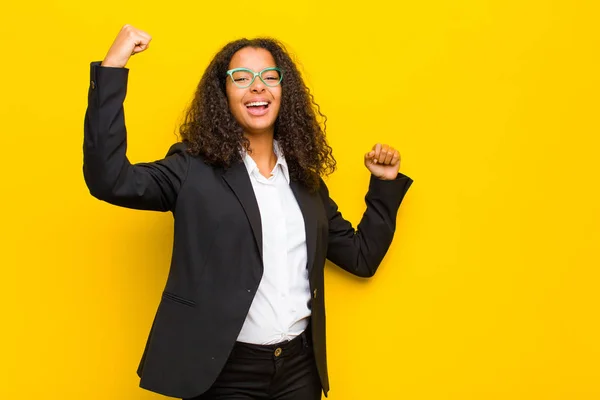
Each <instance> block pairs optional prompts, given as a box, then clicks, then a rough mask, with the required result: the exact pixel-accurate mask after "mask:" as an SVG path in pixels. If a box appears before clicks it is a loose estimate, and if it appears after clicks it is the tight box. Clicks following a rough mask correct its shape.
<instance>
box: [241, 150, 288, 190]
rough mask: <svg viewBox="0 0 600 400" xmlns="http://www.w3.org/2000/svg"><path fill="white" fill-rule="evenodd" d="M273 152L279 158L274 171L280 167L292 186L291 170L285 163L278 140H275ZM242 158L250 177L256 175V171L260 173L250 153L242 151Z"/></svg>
mask: <svg viewBox="0 0 600 400" xmlns="http://www.w3.org/2000/svg"><path fill="white" fill-rule="evenodd" d="M273 151H274V152H275V155H276V156H277V162H276V163H275V168H273V170H275V169H277V167H278V166H279V167H280V168H281V171H282V172H283V176H284V177H285V180H286V181H287V183H288V185H289V184H290V172H289V168H288V165H287V162H286V161H285V157H284V156H283V153H282V151H281V149H280V148H279V144H278V143H277V140H273ZM242 158H243V160H244V165H245V166H246V170H247V171H248V175H252V174H253V173H254V170H256V172H257V173H259V172H258V166H257V165H256V162H254V160H253V159H252V157H250V155H249V154H248V152H246V151H245V150H242Z"/></svg>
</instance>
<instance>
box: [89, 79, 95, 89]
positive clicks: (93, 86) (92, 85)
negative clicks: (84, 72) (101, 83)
mask: <svg viewBox="0 0 600 400" xmlns="http://www.w3.org/2000/svg"><path fill="white" fill-rule="evenodd" d="M90 86H91V87H92V90H94V89H96V82H94V81H91V82H90Z"/></svg>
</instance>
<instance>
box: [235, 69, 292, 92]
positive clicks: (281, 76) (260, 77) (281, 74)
mask: <svg viewBox="0 0 600 400" xmlns="http://www.w3.org/2000/svg"><path fill="white" fill-rule="evenodd" d="M238 71H247V72H250V73H252V74H254V76H253V77H252V80H251V81H250V83H249V84H248V85H247V86H240V85H239V84H238V83H237V82H236V81H235V79H233V73H234V72H238ZM265 71H277V72H279V81H278V82H277V83H276V84H275V85H270V84H268V83H267V82H265V81H264V79H263V78H262V73H263V72H265ZM227 75H229V77H230V78H231V82H233V84H234V85H235V86H237V87H239V88H240V89H247V88H249V87H250V86H252V84H253V83H254V81H255V80H256V77H257V76H258V78H259V79H260V81H261V82H262V83H264V84H265V85H267V86H268V87H276V86H278V85H281V81H282V80H283V71H282V70H281V68H279V67H267V68H265V69H263V70H262V71H260V72H254V71H252V70H251V69H249V68H234V69H230V70H229V71H227Z"/></svg>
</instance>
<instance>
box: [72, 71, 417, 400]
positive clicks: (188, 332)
mask: <svg viewBox="0 0 600 400" xmlns="http://www.w3.org/2000/svg"><path fill="white" fill-rule="evenodd" d="M128 72H129V71H128V69H126V68H103V67H100V66H99V63H92V65H91V84H90V88H89V93H88V109H87V112H86V116H85V137H84V147H83V154H84V165H83V172H84V177H85V181H86V183H87V186H88V188H89V190H90V193H91V194H92V195H93V196H94V197H97V198H98V199H101V200H104V201H107V202H109V203H111V204H115V205H119V206H123V207H129V208H135V209H142V210H156V211H171V212H172V213H173V216H174V218H175V228H174V230H175V232H174V235H175V236H174V242H173V255H172V261H171V267H170V271H169V277H168V279H167V282H166V287H165V290H164V292H163V294H162V299H161V301H160V305H159V307H158V311H157V313H156V317H155V319H154V323H153V324H152V328H151V330H150V335H149V337H148V341H147V344H146V348H145V350H144V354H143V356H142V359H141V362H140V365H139V369H138V375H139V376H140V377H141V381H140V386H141V387H143V388H146V389H149V390H151V391H154V392H158V393H161V394H164V395H167V396H173V397H182V398H186V397H194V396H198V395H200V394H201V393H203V392H204V391H206V390H207V389H208V388H209V387H210V386H211V385H212V383H213V382H214V381H215V379H216V378H217V376H218V375H219V373H220V371H221V369H222V368H223V366H224V364H225V361H226V360H227V358H228V356H229V353H230V351H231V349H232V347H233V345H234V343H235V341H236V338H237V336H238V334H239V332H240V330H241V328H242V325H243V323H244V320H245V318H246V314H247V313H248V310H249V308H250V304H251V303H252V299H253V297H254V294H255V293H256V290H257V288H258V284H259V282H260V280H261V277H262V273H263V264H262V232H261V220H260V214H259V209H258V205H257V203H256V199H255V197H254V192H253V189H252V185H251V183H250V178H249V176H248V173H247V171H246V168H245V166H244V164H243V162H239V163H237V164H235V165H233V166H231V167H230V168H228V169H223V168H218V167H214V166H210V165H208V164H206V163H205V162H204V161H203V160H202V158H201V157H194V156H191V155H190V154H188V153H187V152H186V151H185V150H186V146H185V144H183V143H177V144H175V145H173V146H172V147H171V149H170V150H169V152H168V153H167V155H166V157H165V158H164V159H162V160H159V161H156V162H151V163H139V164H135V165H132V164H130V162H129V161H128V159H127V157H126V148H127V139H126V129H125V121H124V111H123V101H124V99H125V94H126V91H127V77H128ZM411 183H412V180H411V179H410V178H409V177H407V176H405V175H402V174H398V178H397V179H396V180H393V181H383V180H379V179H377V178H374V177H371V181H370V184H369V191H368V193H367V195H366V203H367V210H366V211H365V213H364V215H363V217H362V219H361V222H360V224H359V225H358V230H357V231H355V230H354V228H353V227H352V225H351V224H350V223H349V222H348V221H346V220H345V219H344V218H343V217H342V215H341V214H340V212H339V211H338V209H337V205H336V204H335V203H334V202H333V200H331V199H330V198H329V194H328V190H327V187H326V186H325V184H324V183H323V182H321V188H320V190H319V191H318V192H316V193H310V192H309V191H308V190H306V189H305V188H304V187H303V186H302V185H300V184H298V183H297V182H294V181H292V182H291V183H290V186H291V188H292V190H293V192H294V195H295V196H296V200H297V201H298V204H299V206H300V209H301V210H302V214H303V216H304V222H305V227H306V246H307V253H308V254H307V258H308V263H307V268H308V271H309V274H308V276H309V280H310V290H311V294H312V300H311V304H310V307H311V313H312V316H311V322H312V323H311V327H312V336H313V342H314V344H313V345H314V354H315V359H316V363H317V369H318V371H319V375H320V378H321V384H322V387H323V391H324V393H325V395H327V391H328V390H329V382H328V377H327V363H326V352H325V303H324V294H325V293H324V292H325V290H324V286H323V268H324V265H325V259H326V258H327V259H329V260H331V261H332V262H334V263H335V264H337V265H338V266H340V267H342V268H343V269H345V270H346V271H348V272H350V273H352V274H354V275H358V276H361V277H369V276H372V275H373V274H374V273H375V271H376V270H377V267H378V266H379V263H380V262H381V260H382V259H383V257H384V255H385V253H386V251H387V249H388V247H389V245H390V243H391V241H392V237H393V234H394V229H395V224H396V214H397V211H398V207H399V206H400V203H401V202H402V199H403V197H404V194H405V193H406V191H407V190H408V188H409V187H410V185H411Z"/></svg>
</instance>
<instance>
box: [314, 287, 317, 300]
mask: <svg viewBox="0 0 600 400" xmlns="http://www.w3.org/2000/svg"><path fill="white" fill-rule="evenodd" d="M313 298H315V299H316V298H317V289H315V290H313Z"/></svg>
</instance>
